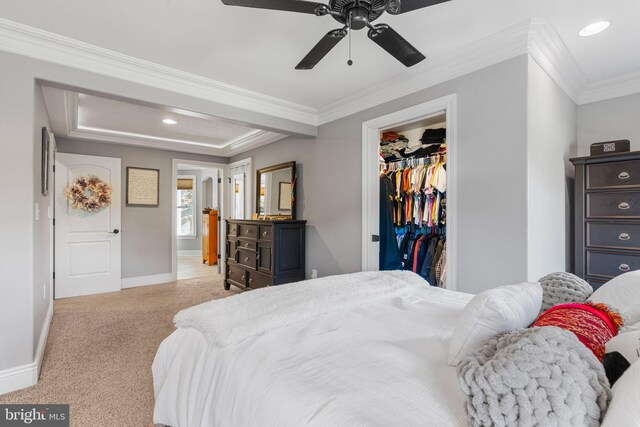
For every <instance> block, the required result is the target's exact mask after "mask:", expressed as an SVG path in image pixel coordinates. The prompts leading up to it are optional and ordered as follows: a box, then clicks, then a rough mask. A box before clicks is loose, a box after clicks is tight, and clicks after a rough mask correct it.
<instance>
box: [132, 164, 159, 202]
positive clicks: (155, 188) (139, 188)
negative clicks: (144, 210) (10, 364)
mask: <svg viewBox="0 0 640 427" xmlns="http://www.w3.org/2000/svg"><path fill="white" fill-rule="evenodd" d="M126 192H127V194H126V198H127V202H126V203H127V206H134V207H135V206H138V207H158V206H159V204H160V200H159V194H160V169H149V168H136V167H127V190H126Z"/></svg>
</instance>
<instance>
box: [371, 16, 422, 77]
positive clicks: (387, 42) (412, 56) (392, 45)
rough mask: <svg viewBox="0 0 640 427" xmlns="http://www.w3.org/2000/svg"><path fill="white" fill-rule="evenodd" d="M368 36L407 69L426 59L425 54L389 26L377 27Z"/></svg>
mask: <svg viewBox="0 0 640 427" xmlns="http://www.w3.org/2000/svg"><path fill="white" fill-rule="evenodd" d="M367 35H368V36H369V38H370V39H371V40H373V41H374V42H375V43H376V44H377V45H378V46H380V47H381V48H383V49H384V50H386V51H387V52H389V53H390V54H391V55H392V56H393V57H394V58H396V59H397V60H398V61H400V62H402V63H403V64H404V65H405V66H406V67H412V66H414V65H416V64H417V63H418V62H420V61H422V60H423V59H425V58H424V55H423V54H421V53H420V52H419V51H418V50H417V49H416V48H415V47H413V46H411V44H410V43H409V42H408V41H406V40H405V39H404V38H403V37H402V36H401V35H400V34H398V33H397V32H396V31H395V30H394V29H393V28H391V27H390V26H388V25H387V24H378V25H376V26H375V27H373V28H371V29H370V30H369V34H367Z"/></svg>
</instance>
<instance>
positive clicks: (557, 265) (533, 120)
mask: <svg viewBox="0 0 640 427" xmlns="http://www.w3.org/2000/svg"><path fill="white" fill-rule="evenodd" d="M528 116H529V119H528V133H529V134H528V144H527V145H528V155H527V170H528V181H529V186H528V196H529V202H528V207H529V212H528V228H529V231H528V236H527V243H528V248H527V254H528V263H527V264H528V274H527V276H528V279H529V280H538V279H539V278H541V277H542V276H544V275H546V274H549V273H551V272H555V271H571V270H572V269H573V267H572V261H571V255H572V251H571V248H572V243H573V238H572V233H571V226H572V215H571V213H572V210H571V206H572V199H573V176H574V168H573V165H571V163H570V162H569V158H570V157H572V156H575V155H576V152H577V135H576V126H577V125H576V121H577V106H576V104H575V103H574V102H573V101H572V100H571V99H570V98H569V97H568V96H567V95H566V94H565V93H564V91H563V90H562V89H561V88H560V87H559V86H558V85H557V84H556V83H555V82H554V81H553V80H552V79H551V78H550V77H549V75H547V74H546V73H545V72H544V70H542V68H540V66H539V65H538V63H537V62H535V61H534V60H533V59H531V58H529V81H528Z"/></svg>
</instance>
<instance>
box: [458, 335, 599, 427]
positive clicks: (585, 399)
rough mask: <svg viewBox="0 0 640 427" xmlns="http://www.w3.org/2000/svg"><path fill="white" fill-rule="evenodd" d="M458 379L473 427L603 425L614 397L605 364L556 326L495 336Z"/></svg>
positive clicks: (469, 358)
mask: <svg viewBox="0 0 640 427" xmlns="http://www.w3.org/2000/svg"><path fill="white" fill-rule="evenodd" d="M458 378H459V381H460V385H461V386H462V391H463V392H464V394H465V395H467V401H466V404H465V405H466V411H467V416H468V418H469V424H470V425H472V426H580V427H583V426H599V425H600V422H601V421H602V418H603V417H604V414H605V411H606V409H607V406H608V404H609V400H610V399H611V390H610V387H609V381H608V380H607V377H606V376H605V372H604V368H603V366H602V363H600V362H599V361H598V359H597V358H596V357H595V355H594V354H593V353H592V352H591V350H589V349H588V348H587V347H586V346H584V345H583V344H582V343H581V342H580V341H578V338H577V337H576V336H575V335H574V334H573V333H571V332H569V331H565V330H563V329H560V328H557V327H555V326H545V327H542V328H529V329H521V330H517V331H514V332H511V333H509V334H505V335H502V336H500V337H498V338H495V339H493V340H491V341H489V343H488V344H486V345H485V346H484V347H483V348H482V349H480V350H478V351H477V352H476V353H472V354H470V355H468V356H467V357H465V358H464V359H463V360H462V362H461V363H460V365H459V366H458Z"/></svg>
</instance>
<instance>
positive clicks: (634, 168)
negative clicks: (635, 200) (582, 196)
mask: <svg viewBox="0 0 640 427" xmlns="http://www.w3.org/2000/svg"><path fill="white" fill-rule="evenodd" d="M612 187H640V160H627V161H624V162H611V163H603V164H595V165H587V189H589V190H592V189H597V188H612Z"/></svg>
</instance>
